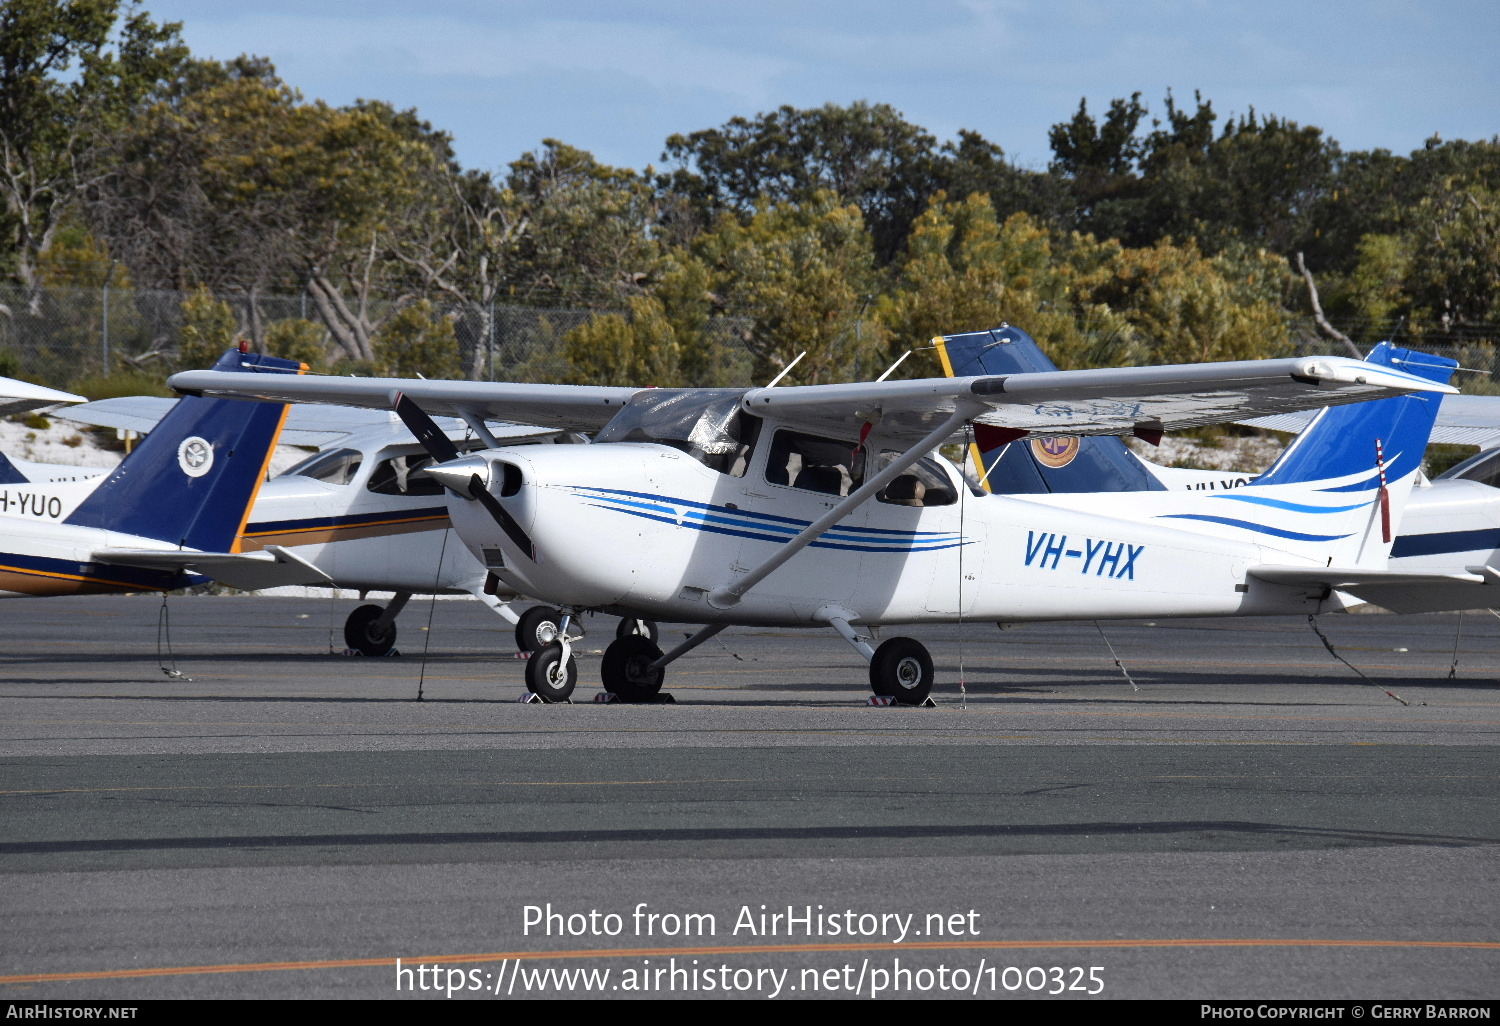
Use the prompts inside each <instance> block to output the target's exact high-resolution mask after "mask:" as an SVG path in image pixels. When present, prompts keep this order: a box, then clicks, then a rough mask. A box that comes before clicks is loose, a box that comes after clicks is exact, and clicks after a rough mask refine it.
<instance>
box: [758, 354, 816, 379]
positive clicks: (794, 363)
mask: <svg viewBox="0 0 1500 1026" xmlns="http://www.w3.org/2000/svg"><path fill="white" fill-rule="evenodd" d="M806 355H807V350H806V349H804V350H802V352H800V353H798V354H797V359H795V360H793V361H792V362H791V363H789V364H787V365H786V366H785V367H783V368H781V373H780V374H778V375H776V376H775V377H774V378H772V379H771V383H770V384H769V385H767V386H766V387H767V388H775V387H776V386H777V385H778V384H779V383H780V382H781V379H782V378H784V377H786V376H787V375H788V374H790V373H791V372H792V368H793V367H795V366H797V364H798V363H799V362H801V360H802V358H803V357H804V356H806Z"/></svg>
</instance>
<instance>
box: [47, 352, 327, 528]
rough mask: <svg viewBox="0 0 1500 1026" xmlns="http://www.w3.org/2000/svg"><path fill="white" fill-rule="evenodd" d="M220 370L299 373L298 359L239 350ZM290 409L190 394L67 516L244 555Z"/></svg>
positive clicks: (80, 523)
mask: <svg viewBox="0 0 1500 1026" xmlns="http://www.w3.org/2000/svg"><path fill="white" fill-rule="evenodd" d="M213 369H214V370H238V371H255V372H260V373H267V374H297V373H301V372H302V371H303V370H305V369H306V368H305V366H304V365H303V364H301V363H299V362H297V361H296V360H284V359H281V358H279V357H274V356H259V355H256V354H254V353H245V352H240V351H239V350H231V351H229V352H228V353H226V354H225V355H224V356H223V357H222V358H221V359H220V360H219V362H218V363H217V364H215V365H214V368H213ZM286 409H287V408H286V407H285V406H283V405H279V404H275V403H254V402H228V401H223V400H217V401H216V400H212V399H198V398H191V397H189V398H184V399H180V400H178V402H177V404H176V405H175V406H174V407H173V408H172V410H171V412H169V413H168V414H167V415H166V416H165V417H163V418H162V420H161V423H159V424H158V425H157V426H156V429H155V430H154V431H152V432H151V433H150V434H149V435H147V436H146V438H145V439H144V440H143V441H142V442H141V444H140V445H139V446H137V447H136V449H135V451H134V452H132V453H131V454H130V455H129V456H127V457H126V458H125V459H124V460H123V461H122V462H121V463H120V465H119V467H118V468H117V469H116V470H115V471H114V473H112V474H110V475H109V476H108V477H106V478H105V479H104V480H103V481H101V482H100V483H99V485H98V487H96V488H95V489H94V490H93V491H92V492H91V493H90V494H89V496H88V497H87V498H86V499H84V500H83V501H82V502H80V503H79V504H78V505H77V506H76V507H75V508H74V509H73V511H72V512H71V513H70V514H69V515H68V516H67V517H66V519H65V520H64V521H63V523H65V524H71V525H75V526H78V527H92V528H98V529H102V530H106V531H110V532H113V533H118V534H123V535H132V536H134V537H137V538H148V539H152V540H155V541H161V542H166V543H168V544H170V545H174V546H177V547H179V548H185V549H198V550H201V551H205V552H222V553H228V552H237V551H239V549H238V543H239V538H240V534H241V532H242V531H243V530H244V526H245V521H246V518H247V517H248V516H249V513H250V506H251V504H252V503H253V502H254V500H255V495H256V492H257V490H258V489H259V487H260V483H261V482H262V481H263V480H265V476H266V468H267V466H268V465H269V463H270V459H271V453H272V451H273V450H274V449H275V447H276V439H277V436H278V435H279V434H280V431H281V425H282V422H283V421H284V420H285V418H286Z"/></svg>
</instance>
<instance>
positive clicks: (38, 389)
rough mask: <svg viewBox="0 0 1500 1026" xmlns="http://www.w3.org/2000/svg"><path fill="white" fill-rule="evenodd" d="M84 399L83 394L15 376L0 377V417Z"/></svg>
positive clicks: (78, 401)
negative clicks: (20, 379) (44, 386)
mask: <svg viewBox="0 0 1500 1026" xmlns="http://www.w3.org/2000/svg"><path fill="white" fill-rule="evenodd" d="M86 401H87V400H85V399H84V397H83V396H81V395H74V394H73V393H72V392H59V391H58V390H57V389H55V388H43V387H42V386H41V385H33V384H32V383H31V382H29V381H17V380H16V379H15V378H0V417H14V416H15V415H16V414H18V413H27V412H30V411H31V410H45V409H47V408H48V407H49V406H60V405H62V404H63V403H81V402H86Z"/></svg>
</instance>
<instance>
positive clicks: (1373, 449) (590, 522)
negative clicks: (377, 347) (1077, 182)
mask: <svg viewBox="0 0 1500 1026" xmlns="http://www.w3.org/2000/svg"><path fill="white" fill-rule="evenodd" d="M1450 369H1451V367H1449V366H1443V367H1430V368H1429V367H1423V368H1418V370H1420V371H1422V373H1407V372H1405V371H1401V370H1396V369H1394V368H1390V367H1385V366H1379V365H1375V364H1370V363H1366V362H1362V361H1356V360H1349V359H1341V358H1336V357H1319V358H1308V359H1293V360H1267V361H1246V362H1240V363H1227V364H1198V365H1186V366H1174V367H1136V368H1109V369H1099V370H1083V371H1061V372H1043V373H1023V374H1011V375H1004V376H1001V375H977V376H968V377H959V378H929V379H923V380H915V381H883V382H870V383H863V384H847V385H819V386H804V387H782V388H776V387H767V388H754V389H636V388H606V387H589V386H568V385H528V384H512V383H499V382H468V381H426V380H407V379H378V378H377V379H355V378H332V377H308V378H302V379H298V380H292V379H289V378H288V379H276V380H274V381H273V380H270V379H265V378H261V379H257V378H254V377H251V376H249V375H243V374H222V373H213V372H188V373H184V374H179V375H176V376H174V377H173V378H172V379H171V384H172V386H173V387H174V388H176V389H178V390H179V391H181V392H183V393H185V394H189V395H202V396H220V397H233V396H240V397H246V398H257V399H262V400H269V401H276V402H283V401H294V402H322V403H336V404H340V403H341V404H346V405H354V406H364V407H369V408H383V407H386V406H388V405H391V404H394V405H395V407H396V409H397V412H398V413H400V414H401V415H402V417H403V419H405V420H406V421H407V423H408V424H409V425H411V426H412V428H413V431H414V433H416V435H417V437H418V440H419V441H421V442H422V443H423V445H424V446H425V447H426V448H427V449H428V451H429V452H430V453H432V455H433V457H434V460H435V462H434V464H433V465H432V466H431V467H429V468H428V472H429V473H430V474H431V475H432V476H433V477H435V478H437V479H438V480H439V481H441V482H442V483H443V484H444V485H445V487H447V488H448V490H449V497H448V508H449V512H450V515H451V516H452V518H453V523H454V527H455V529H456V530H457V532H458V534H459V536H460V537H461V538H462V539H463V540H464V542H465V544H467V545H468V546H469V548H470V549H471V551H473V552H474V553H475V554H476V555H477V556H479V558H480V560H481V562H483V563H484V564H485V565H486V566H487V567H489V568H490V569H491V571H492V572H493V573H494V574H495V575H496V576H497V577H498V578H499V579H500V580H501V581H503V582H504V583H505V584H506V585H507V586H509V587H512V588H514V589H515V590H517V591H521V592H524V593H526V594H530V595H534V596H537V597H538V598H541V599H543V600H546V601H550V602H553V603H555V604H557V605H558V606H559V607H561V608H562V610H563V612H564V615H565V620H564V629H563V634H562V636H561V637H560V638H559V639H558V640H557V641H556V642H554V643H553V644H551V645H549V646H547V647H546V648H544V649H542V650H540V651H538V652H537V653H535V654H534V655H533V656H532V658H531V660H530V661H529V662H528V664H527V670H526V679H527V686H528V688H529V689H530V690H531V691H532V692H533V693H535V694H537V695H539V696H541V697H543V698H544V699H547V700H557V699H561V698H565V697H566V696H567V695H568V694H569V693H570V692H571V691H572V689H573V687H574V685H575V682H576V674H577V671H576V664H575V661H574V659H573V657H572V651H571V647H570V645H571V638H570V635H569V634H568V620H569V618H572V617H576V616H577V615H579V614H581V613H582V612H584V611H585V610H603V611H606V612H613V613H617V614H619V615H623V616H638V617H649V618H652V619H660V620H667V621H672V622H679V623H699V624H703V625H704V627H703V628H702V629H701V630H699V631H698V632H697V633H696V634H694V635H693V636H692V637H691V638H689V639H688V640H687V641H686V642H684V643H683V644H681V645H678V646H676V647H675V648H673V649H672V650H671V651H670V652H666V653H663V652H662V651H661V650H660V649H659V648H658V647H657V646H656V645H655V644H654V643H653V642H651V641H650V640H649V639H647V638H643V637H639V636H630V637H623V638H619V639H617V640H616V641H614V642H613V643H612V644H611V645H610V646H609V647H608V648H607V649H606V651H605V653H604V659H603V662H602V666H601V673H602V676H603V679H604V685H605V687H606V688H607V689H608V690H609V691H611V692H613V693H614V694H616V695H619V696H621V697H624V698H627V699H633V700H644V699H649V698H651V697H652V696H654V695H655V694H656V693H657V692H658V691H659V689H660V688H661V685H662V681H663V678H664V672H665V667H666V666H667V665H668V664H670V663H671V662H672V661H673V660H674V659H676V658H678V657H679V656H681V655H682V654H683V653H685V652H687V651H689V650H691V649H692V648H694V647H696V646H697V645H699V644H701V643H703V641H705V640H706V639H708V638H710V637H712V636H713V635H715V634H716V633H718V632H719V631H720V630H722V629H724V628H725V627H726V626H729V625H732V624H756V625H778V626H791V627H827V628H832V629H834V630H835V631H837V632H838V633H839V634H840V635H841V636H843V638H844V639H845V640H846V641H847V642H849V644H850V645H851V646H853V647H854V648H855V649H856V650H857V651H858V652H860V654H861V655H863V656H864V657H865V658H866V659H867V660H869V663H870V681H871V686H872V688H873V690H874V691H875V692H876V694H877V695H880V696H888V697H889V698H891V699H894V700H895V701H898V702H902V703H919V702H921V701H923V700H925V699H926V697H927V694H928V692H929V691H930V690H931V688H932V685H933V669H932V660H931V657H930V656H929V655H928V653H927V650H926V648H925V647H924V646H922V645H921V644H920V643H919V642H917V641H915V640H914V639H911V638H906V637H894V638H888V639H886V640H885V641H883V642H881V643H880V644H879V646H878V647H876V646H875V645H873V644H872V641H874V640H875V638H876V636H877V633H878V630H879V629H880V628H881V627H883V626H885V625H892V624H906V623H938V622H951V621H954V620H956V619H958V618H960V617H962V618H966V619H986V620H992V621H1007V622H1015V621H1026V620H1053V619H1099V618H1111V617H1140V616H1202V615H1226V616H1228V615H1258V614H1279V613H1316V612H1325V611H1329V610H1333V609H1338V608H1341V607H1342V605H1343V599H1342V595H1343V592H1342V591H1341V590H1340V589H1342V588H1345V587H1346V586H1349V585H1350V584H1353V583H1361V582H1377V581H1378V582H1391V583H1397V584H1401V585H1417V584H1422V583H1429V582H1430V581H1431V580H1433V579H1438V580H1441V581H1443V582H1445V583H1452V582H1453V581H1455V580H1457V581H1461V582H1462V583H1465V584H1468V585H1472V586H1473V587H1475V588H1476V589H1481V588H1482V589H1486V590H1487V589H1488V588H1489V587H1491V586H1492V584H1491V581H1492V577H1491V576H1487V575H1485V574H1483V573H1478V572H1469V571H1467V570H1464V571H1460V572H1458V573H1456V574H1441V575H1427V574H1410V573H1402V572H1400V571H1391V570H1389V569H1388V568H1387V553H1388V551H1389V547H1390V541H1391V535H1390V532H1391V531H1393V530H1395V529H1396V525H1397V522H1398V521H1399V517H1400V513H1401V510H1402V508H1403V507H1404V505H1405V502H1406V498H1407V495H1408V494H1409V492H1410V489H1411V484H1412V481H1413V479H1414V478H1415V475H1416V471H1417V463H1418V462H1419V454H1420V452H1421V450H1422V449H1423V447H1424V446H1425V443H1426V439H1427V433H1428V432H1429V431H1430V430H1431V426H1432V415H1433V414H1434V413H1435V411H1436V409H1437V404H1436V402H1435V401H1434V400H1435V399H1436V397H1437V396H1440V395H1442V394H1446V393H1450V392H1453V391H1454V389H1452V388H1451V387H1450V386H1448V385H1447V384H1446V383H1445V382H1446V379H1447V377H1448V373H1449V370H1450ZM1408 393H1410V394H1414V397H1413V398H1411V399H1410V400H1409V402H1410V404H1411V406H1410V414H1409V415H1408V414H1406V413H1403V416H1402V418H1401V421H1400V423H1399V424H1398V425H1397V426H1396V429H1395V430H1387V428H1389V427H1390V426H1391V425H1390V424H1389V423H1388V422H1382V423H1381V424H1380V425H1378V426H1377V425H1375V424H1374V423H1373V422H1362V425H1361V430H1360V431H1359V432H1355V431H1350V432H1346V433H1345V434H1344V436H1343V437H1342V439H1341V445H1340V446H1338V447H1334V448H1327V449H1320V450H1318V451H1316V452H1313V451H1309V452H1306V453H1304V454H1301V455H1298V454H1293V456H1294V457H1295V458H1291V459H1288V460H1287V461H1285V462H1284V464H1283V466H1282V467H1281V468H1280V469H1279V471H1278V473H1277V474H1275V475H1274V476H1273V477H1271V478H1270V479H1269V480H1268V481H1266V482H1265V483H1263V484H1258V485H1253V486H1248V487H1246V488H1243V489H1239V490H1238V491H1237V492H1236V493H1235V494H1234V497H1233V498H1231V497H1229V496H1228V495H1211V494H1206V493H1194V492H1165V491H1148V492H1140V493H1131V494H1125V495H1121V494H1105V495H1098V494H1094V495H1089V494H1072V495H1064V494H1055V493H1054V494H1045V495H1043V494H1035V495H1027V496H1002V495H991V494H987V493H984V492H983V491H976V490H974V489H971V488H970V487H969V486H968V484H967V483H966V482H965V481H964V480H963V478H962V477H961V476H960V474H959V472H958V470H957V468H955V467H953V466H952V465H951V464H948V463H947V462H946V461H943V460H940V459H935V458H933V457H932V455H931V454H932V453H933V452H934V450H935V449H936V448H937V447H938V446H940V445H942V444H945V443H948V442H950V441H955V440H963V439H965V438H967V437H971V436H972V435H975V434H977V435H978V436H980V437H981V445H982V447H984V448H990V447H992V445H991V444H990V443H998V442H1001V441H1003V440H1004V439H1006V438H1010V439H1016V438H1021V437H1025V436H1027V435H1036V436H1039V437H1051V436H1062V435H1120V434H1131V433H1136V434H1145V435H1151V434H1155V433H1157V432H1162V431H1170V430H1175V429H1180V428H1185V427H1191V426H1197V425H1202V424H1209V423H1221V422H1225V421H1231V420H1240V419H1243V418H1245V417H1248V416H1256V415H1264V414H1269V413H1279V412H1288V411H1293V410H1298V409H1312V408H1317V407H1322V406H1329V405H1336V404H1342V403H1355V402H1360V401H1362V400H1367V399H1377V398H1387V397H1391V396H1399V395H1405V394H1408ZM435 415H445V416H453V415H458V416H462V417H464V418H465V419H466V420H470V421H471V422H473V421H479V422H481V423H482V422H483V420H484V419H485V418H487V417H488V418H497V419H499V418H504V419H508V420H515V421H523V422H527V423H533V424H541V425H544V426H549V427H557V428H562V429H566V430H576V431H598V434H597V435H596V436H595V440H594V444H592V445H590V446H586V447H585V446H545V447H543V446H532V447H529V448H514V447H504V446H498V445H497V446H494V447H492V448H489V449H486V450H484V451H482V452H477V453H471V454H461V453H459V452H457V451H456V450H455V449H454V447H453V446H452V443H451V442H450V441H449V440H448V439H447V438H446V436H444V435H443V433H442V432H441V431H440V430H438V429H437V428H436V426H435V425H434V424H432V423H431V419H430V418H431V416H435ZM1365 429H1370V430H1365ZM1387 525H1389V526H1387ZM1476 604H1483V603H1476Z"/></svg>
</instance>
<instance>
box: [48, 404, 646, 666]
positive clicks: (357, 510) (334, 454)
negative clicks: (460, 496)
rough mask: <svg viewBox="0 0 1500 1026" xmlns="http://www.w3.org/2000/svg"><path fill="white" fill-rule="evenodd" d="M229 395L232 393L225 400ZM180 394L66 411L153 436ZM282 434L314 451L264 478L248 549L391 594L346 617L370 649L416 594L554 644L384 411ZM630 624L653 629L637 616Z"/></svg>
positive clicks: (459, 437)
mask: <svg viewBox="0 0 1500 1026" xmlns="http://www.w3.org/2000/svg"><path fill="white" fill-rule="evenodd" d="M225 401H226V402H227V401H228V400H225ZM176 402H177V400H174V399H164V398H158V397H155V396H128V397H122V398H118V399H103V400H100V401H98V402H92V403H85V404H83V405H82V406H77V407H73V408H72V409H69V410H67V411H65V412H62V413H60V414H58V416H60V417H63V418H65V419H68V420H72V421H76V422H78V423H83V424H90V425H94V426H98V427H109V428H114V429H116V430H117V431H130V432H133V433H135V434H140V435H149V434H150V432H152V431H154V430H156V427H157V424H158V422H160V421H161V420H162V419H163V418H164V417H165V416H166V415H167V414H168V413H170V411H171V410H172V408H173V406H174V405H175V404H176ZM441 427H442V429H443V431H444V432H445V433H446V434H447V436H448V437H449V439H451V440H452V441H453V442H454V443H455V444H456V445H458V446H461V447H470V448H471V447H474V446H477V445H482V443H478V442H474V441H472V435H473V433H474V432H473V429H472V428H470V427H469V426H468V425H466V424H465V423H464V422H463V421H461V420H456V419H454V420H445V421H444V422H443V424H442V425H441ZM486 431H487V432H488V433H489V434H490V436H491V437H492V438H494V439H496V440H503V442H504V444H506V445H532V444H541V443H550V442H554V441H571V440H573V439H571V438H570V437H568V436H566V433H565V432H561V431H558V430H556V429H548V428H537V427H528V426H526V425H521V424H506V425H497V424H490V425H487V426H486ZM281 440H282V441H283V442H285V443H289V444H292V445H305V446H316V447H318V451H317V452H315V453H313V454H311V455H309V456H308V457H307V458H306V459H304V460H302V461H301V462H300V463H298V464H296V465H295V466H293V467H291V468H289V469H287V470H285V471H283V472H282V473H281V474H279V475H277V476H276V477H273V478H271V479H270V480H269V481H267V482H266V483H265V484H264V485H263V486H262V487H261V489H260V493H259V495H258V496H257V497H256V500H255V505H254V508H253V509H252V510H251V513H250V518H249V521H248V522H247V523H246V525H245V531H244V536H243V538H242V541H241V550H242V551H245V552H255V551H261V550H264V549H267V548H268V547H270V546H279V547H281V548H283V549H285V550H286V551H288V552H290V553H292V554H294V555H296V556H297V557H299V558H300V559H302V560H305V561H306V562H307V563H310V564H311V565H313V566H315V567H317V568H318V570H320V571H321V572H322V573H323V574H324V575H325V577H324V578H323V579H320V580H317V581H310V582H307V583H309V584H311V585H312V586H314V587H330V588H341V589H348V590H354V591H359V592H360V593H361V594H362V595H363V593H366V592H385V591H389V592H391V593H392V596H391V598H390V599H389V600H388V601H387V602H385V603H384V604H383V605H377V604H375V603H369V604H362V605H360V606H357V607H355V609H353V610H352V611H351V612H350V613H349V616H348V618H347V620H346V621H345V623H344V641H345V643H346V644H347V645H348V647H349V648H350V649H351V650H353V651H357V652H360V653H362V654H364V655H370V656H379V655H385V654H387V653H389V652H391V651H392V650H393V649H394V647H395V644H396V636H397V623H396V618H397V616H398V615H399V614H400V612H401V611H402V609H403V608H404V607H405V606H406V604H407V603H408V601H410V599H411V598H412V596H413V595H430V594H434V593H435V594H439V595H472V596H474V597H475V598H477V599H478V600H479V601H481V602H483V603H484V604H485V605H486V606H487V607H488V608H489V609H490V610H491V611H493V612H494V613H496V614H497V615H498V616H500V617H501V618H502V619H504V620H505V621H506V622H507V623H509V624H510V625H512V627H513V628H514V635H515V639H516V646H517V648H518V649H519V650H520V651H522V652H530V651H532V650H534V649H537V648H540V647H541V646H543V645H545V644H547V643H548V642H550V641H551V640H552V639H553V638H554V637H555V636H556V633H557V624H558V622H559V620H560V614H559V613H558V611H557V610H555V609H552V608H550V607H547V606H538V605H531V606H530V607H529V608H522V603H523V602H524V597H523V596H519V595H515V594H512V593H510V592H509V591H508V590H507V589H504V588H497V587H496V582H495V580H494V579H493V578H492V577H490V575H489V572H488V570H487V569H486V568H485V567H484V566H483V565H481V564H480V563H479V562H478V561H477V560H476V559H475V558H474V556H473V554H471V553H470V552H469V550H468V549H467V548H465V547H464V545H463V543H462V542H460V541H458V540H457V539H455V538H452V537H451V530H452V528H451V525H450V523H449V521H448V508H447V505H446V503H445V502H444V501H443V489H442V486H441V485H439V484H438V482H437V481H435V480H434V479H432V478H430V477H428V476H427V474H426V472H425V470H424V469H423V468H424V467H425V466H426V465H427V463H429V462H430V461H431V459H432V457H431V456H429V455H428V454H427V453H426V451H424V450H423V448H422V447H421V446H420V445H418V444H416V443H415V442H413V441H412V437H411V432H410V431H409V430H407V428H406V425H404V424H403V423H402V422H401V421H400V420H399V419H398V418H397V417H396V416H395V415H394V414H392V413H390V412H388V411H369V410H355V409H348V408H343V407H328V406H292V407H291V408H290V409H289V411H288V414H287V419H286V424H285V426H284V427H283V429H282V434H281ZM622 629H628V630H637V631H647V632H651V631H654V629H655V628H654V625H650V624H638V623H633V622H632V623H631V624H628V625H626V626H625V627H624V628H622Z"/></svg>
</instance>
